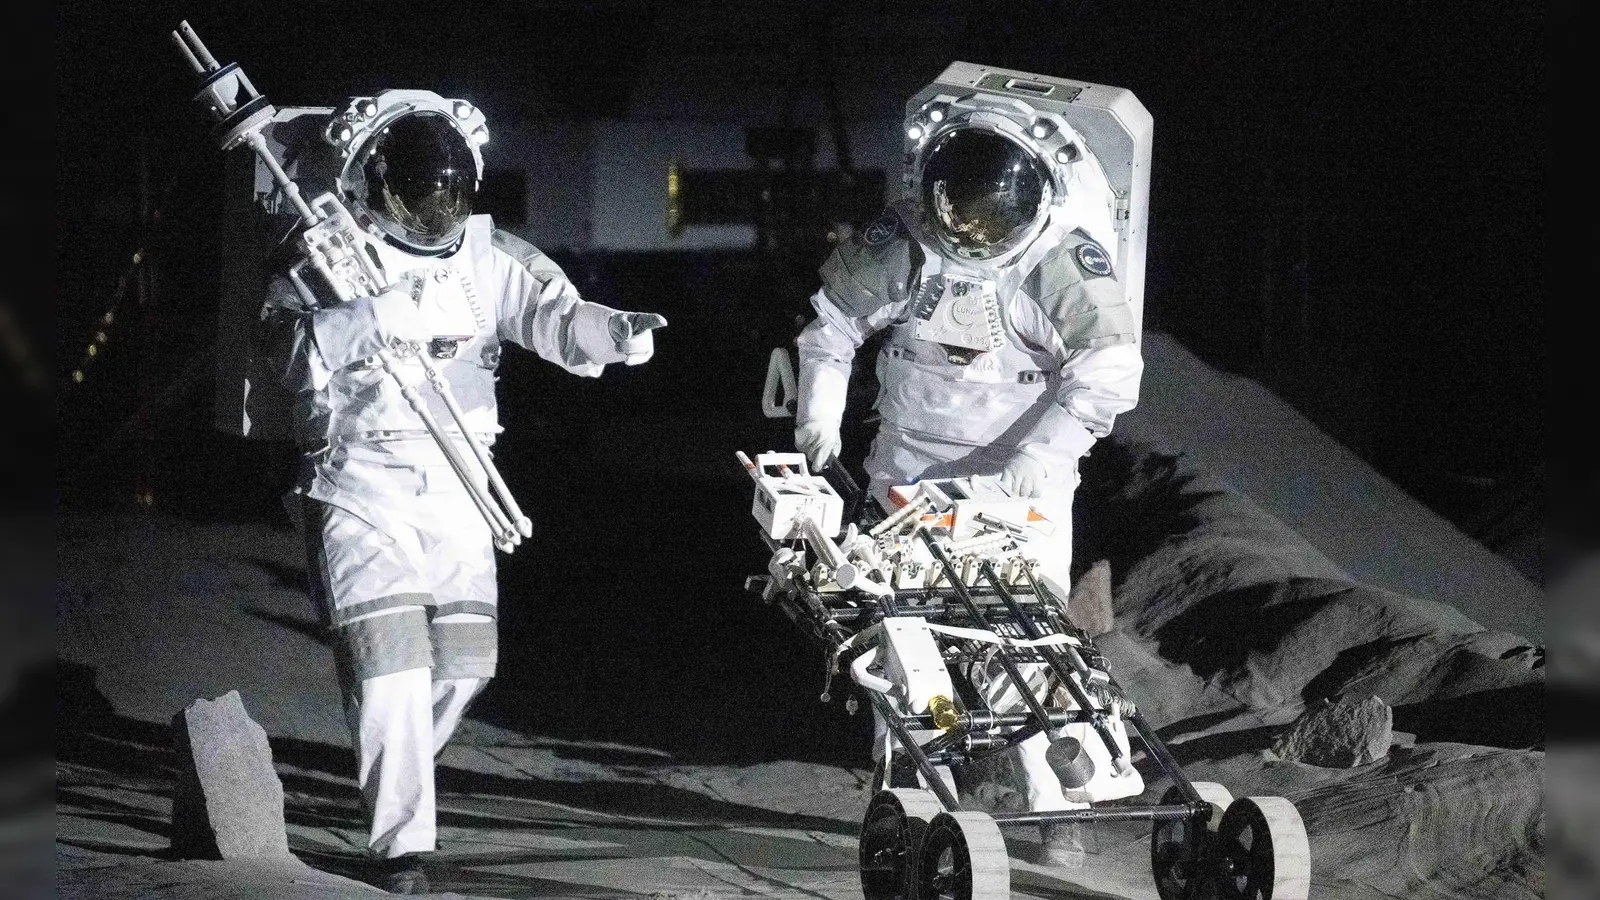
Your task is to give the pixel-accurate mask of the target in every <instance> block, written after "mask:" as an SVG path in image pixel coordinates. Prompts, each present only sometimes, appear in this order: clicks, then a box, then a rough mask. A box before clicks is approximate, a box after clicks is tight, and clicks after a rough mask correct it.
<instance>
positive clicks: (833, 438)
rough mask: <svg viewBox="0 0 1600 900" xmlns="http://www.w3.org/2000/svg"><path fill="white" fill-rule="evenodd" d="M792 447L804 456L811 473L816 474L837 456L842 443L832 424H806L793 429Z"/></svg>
mask: <svg viewBox="0 0 1600 900" xmlns="http://www.w3.org/2000/svg"><path fill="white" fill-rule="evenodd" d="M794 447H795V449H796V450H799V451H800V452H801V453H804V454H805V455H806V462H807V463H808V464H809V465H810V466H811V471H813V472H817V471H821V469H822V468H823V467H824V466H826V465H827V464H828V461H829V460H831V459H833V458H834V457H836V456H838V455H839V452H840V451H841V450H843V449H844V443H843V441H841V440H840V438H839V426H838V424H837V423H834V422H806V423H802V424H800V425H796V426H795V429H794Z"/></svg>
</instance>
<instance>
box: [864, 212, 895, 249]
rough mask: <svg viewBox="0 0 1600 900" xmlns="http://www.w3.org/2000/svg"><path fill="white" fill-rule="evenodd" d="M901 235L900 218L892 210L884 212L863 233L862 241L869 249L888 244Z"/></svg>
mask: <svg viewBox="0 0 1600 900" xmlns="http://www.w3.org/2000/svg"><path fill="white" fill-rule="evenodd" d="M899 233H900V217H899V216H897V215H895V214H894V213H893V212H892V211H890V210H887V209H886V210H884V211H883V215H881V216H879V217H878V218H877V219H876V220H875V221H873V223H872V224H871V225H868V226H867V227H866V229H865V230H864V231H862V232H861V240H862V241H863V242H864V243H865V244H866V245H867V246H868V247H877V246H881V245H883V244H886V243H888V242H889V241H890V240H892V239H893V238H894V236H895V235H897V234H899Z"/></svg>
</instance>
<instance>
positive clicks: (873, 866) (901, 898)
mask: <svg viewBox="0 0 1600 900" xmlns="http://www.w3.org/2000/svg"><path fill="white" fill-rule="evenodd" d="M942 812H944V807H943V806H941V805H940V804H939V798H938V797H937V796H935V795H934V793H933V792H932V791H924V790H920V789H918V788H890V789H887V790H882V791H879V792H878V793H877V794H876V795H874V796H873V798H872V802H871V803H869V804H867V814H866V816H865V817H864V818H863V819H862V822H861V839H860V841H859V844H858V850H857V858H858V861H859V864H860V867H861V893H862V895H863V896H864V897H865V898H866V900H916V896H915V895H914V894H912V893H910V889H911V870H912V868H913V867H912V858H913V857H914V856H915V855H916V852H917V848H918V847H919V846H921V844H922V837H923V834H924V833H926V832H927V830H928V823H929V822H931V821H933V819H934V818H935V817H936V816H938V815H939V814H941V813H942Z"/></svg>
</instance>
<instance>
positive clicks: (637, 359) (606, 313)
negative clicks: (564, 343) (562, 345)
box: [572, 302, 667, 366]
mask: <svg viewBox="0 0 1600 900" xmlns="http://www.w3.org/2000/svg"><path fill="white" fill-rule="evenodd" d="M666 324H667V320H666V319H665V318H663V317H661V316H658V315H656V314H655V313H636V312H622V311H621V310H615V309H612V308H611V307H609V306H603V305H601V304H599V303H589V302H584V303H580V304H578V308H577V310H576V311H575V312H574V313H573V317H572V335H573V340H574V341H575V342H576V344H577V351H578V353H579V354H581V356H582V360H581V361H583V362H590V363H595V364H597V365H602V366H604V365H609V364H610V363H616V362H619V363H625V364H627V365H630V366H637V365H638V364H640V363H642V362H644V361H645V360H647V359H649V358H650V356H651V354H653V353H655V350H656V346H655V340H654V338H652V337H651V336H650V332H651V330H652V329H656V328H660V327H662V326H664V325H666Z"/></svg>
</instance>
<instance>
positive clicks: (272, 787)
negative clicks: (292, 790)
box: [172, 691, 290, 859]
mask: <svg viewBox="0 0 1600 900" xmlns="http://www.w3.org/2000/svg"><path fill="white" fill-rule="evenodd" d="M172 732H173V745H174V749H175V750H176V751H177V755H178V775H177V782H176V784H175V786H174V788H173V796H172V849H173V851H174V852H176V853H177V854H179V855H180V856H182V857H184V858H188V859H262V858H269V857H287V856H289V855H290V854H289V837H288V833H287V831H286V829H285V827H284V819H283V783H282V782H280V781H279V780H278V773H277V770H276V769H274V768H273V767H272V748H271V747H270V746H269V745H268V744H267V733H266V731H265V730H263V729H262V727H261V726H260V725H257V724H256V723H255V721H254V720H252V719H251V718H250V714H249V713H247V712H245V708H244V703H243V701H241V700H240V699H239V692H238V691H229V692H228V693H226V694H223V695H222V696H221V697H218V698H217V699H215V700H196V701H195V702H194V703H192V704H191V705H190V706H189V708H188V709H185V710H184V711H183V712H180V713H178V714H177V715H176V716H173V717H172Z"/></svg>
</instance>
